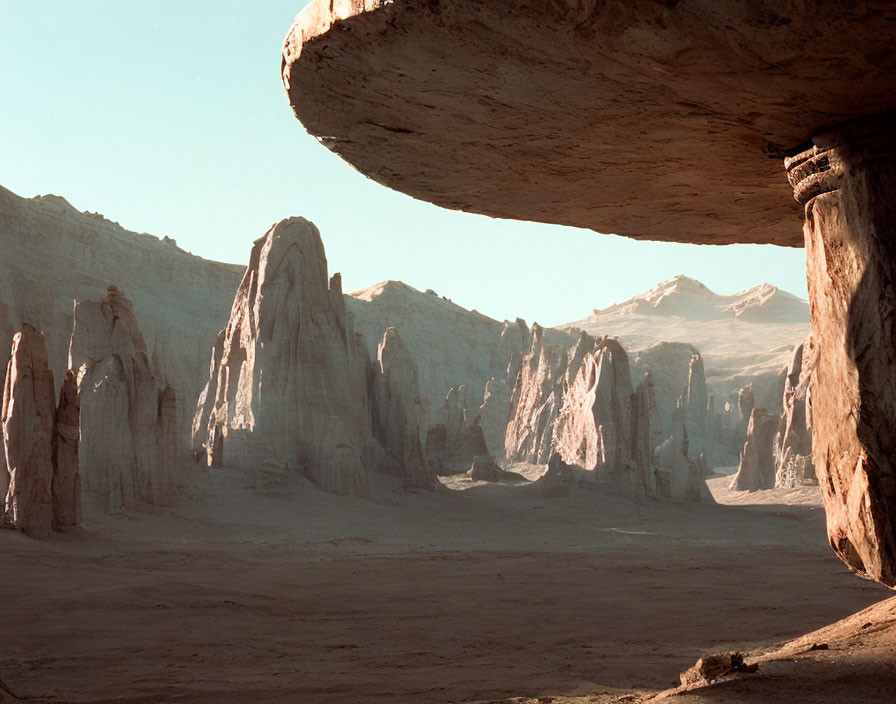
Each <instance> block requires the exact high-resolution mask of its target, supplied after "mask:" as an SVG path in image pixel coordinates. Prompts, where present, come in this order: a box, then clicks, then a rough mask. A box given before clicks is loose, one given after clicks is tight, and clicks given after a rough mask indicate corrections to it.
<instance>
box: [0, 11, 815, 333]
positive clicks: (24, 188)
mask: <svg viewBox="0 0 896 704" xmlns="http://www.w3.org/2000/svg"><path fill="white" fill-rule="evenodd" d="M304 4H305V3H304V1H303V0H257V1H256V2H245V0H240V1H238V2H237V1H234V0H223V1H216V2H200V1H189V2H188V1H185V0H176V1H175V0H151V1H150V2H146V1H143V2H132V1H129V0H83V1H82V2H75V1H74V0H56V1H49V0H2V1H0V67H2V68H0V96H2V103H0V140H2V141H0V144H2V148H0V184H2V185H3V186H5V187H6V188H9V189H11V190H12V191H14V192H16V193H18V194H19V195H23V196H33V195H36V194H43V193H55V194H58V195H61V196H64V197H65V198H67V199H68V200H69V201H70V202H71V203H72V204H73V205H74V206H76V207H77V208H79V209H81V210H92V211H93V210H97V211H99V212H101V213H103V214H104V215H106V217H109V218H111V219H113V220H117V221H118V222H120V223H121V224H122V225H123V226H125V227H127V228H128V229H131V230H136V231H138V232H150V233H152V234H154V235H158V236H162V235H168V236H169V237H173V238H175V239H176V240H177V241H178V244H179V245H180V246H181V247H183V248H184V249H187V250H189V251H192V252H194V253H195V254H198V255H201V256H204V257H208V258H214V259H220V260H223V261H229V262H237V263H245V262H246V261H247V259H248V254H249V249H250V246H251V243H252V241H253V240H255V239H256V238H258V237H259V236H261V235H262V234H263V233H264V231H265V230H266V229H267V228H268V227H269V226H270V225H271V224H272V223H273V222H275V221H277V220H280V219H282V218H284V217H287V216H290V215H302V216H304V217H306V218H309V219H311V220H313V221H314V222H315V223H316V224H317V225H318V227H319V228H320V230H321V234H322V236H323V240H324V246H325V247H326V250H327V258H328V260H329V264H330V270H331V272H332V271H341V272H342V273H343V278H344V282H345V289H346V291H351V290H354V289H358V288H363V287H366V286H368V285H370V284H373V283H376V282H378V281H382V280H385V279H400V280H402V281H405V282H407V283H408V284H410V285H412V286H414V287H416V288H419V289H421V290H423V289H427V288H433V289H435V290H436V291H437V292H438V293H439V294H442V295H446V296H448V297H449V298H451V299H453V300H454V301H456V302H457V303H460V304H461V305H463V306H466V307H468V308H476V309H478V310H480V311H481V312H483V313H486V314H488V315H491V316H493V317H496V318H498V319H503V318H505V317H507V318H512V317H516V316H522V317H524V318H526V320H527V321H529V322H530V323H531V322H532V321H533V320H537V321H539V322H541V323H543V324H557V323H561V322H568V321H571V320H575V319H579V318H582V317H584V316H586V315H588V314H589V313H590V311H591V309H592V308H595V307H605V306H607V305H610V304H612V303H614V302H617V301H621V300H624V299H626V298H628V297H630V296H631V295H633V294H636V293H639V292H641V291H643V290H645V289H647V288H649V287H650V286H652V285H653V284H655V283H656V282H658V281H660V280H662V279H667V278H670V277H672V276H674V275H675V274H679V273H682V274H687V275H688V276H692V277H694V278H696V279H699V280H701V281H703V282H704V283H705V284H706V285H707V286H709V287H710V288H712V289H714V290H715V291H717V292H719V293H734V292H735V291H738V290H741V289H744V288H748V287H750V286H753V285H755V284H757V283H761V282H762V281H768V282H770V283H773V284H775V285H777V286H780V287H781V288H784V289H786V290H789V291H791V292H793V293H796V294H798V295H800V296H805V275H804V273H803V263H804V258H803V252H802V250H792V249H782V248H777V247H771V246H746V245H738V246H728V247H696V246H693V245H676V244H659V243H649V242H635V241H634V240H628V239H625V238H622V237H614V236H607V235H599V234H596V233H594V232H591V231H586V230H576V229H572V228H565V227H557V226H549V225H541V224H535V223H523V222H516V221H506V220H504V221H502V220H493V219H490V218H486V217H483V216H478V215H470V214H466V213H458V212H452V211H447V210H442V209H440V208H437V207H435V206H433V205H429V204H427V203H422V202H420V201H415V200H413V199H411V198H409V197H407V196H404V195H402V194H399V193H396V192H394V191H390V190H388V189H387V188H385V187H383V186H380V185H378V184H376V183H374V182H373V181H370V180H368V179H366V178H364V177H363V176H361V175H360V174H359V173H357V172H356V171H354V170H353V169H352V168H351V167H350V166H349V165H348V164H346V163H344V162H343V161H342V160H340V159H339V158H338V157H337V156H335V155H334V154H332V153H331V152H329V151H328V150H327V149H325V148H324V147H323V146H321V145H320V144H318V143H317V141H316V140H314V139H312V138H311V137H310V136H308V135H307V134H306V133H305V130H304V128H303V127H302V125H301V123H299V122H298V121H297V120H296V119H295V118H294V117H293V115H292V112H291V110H290V109H289V105H288V103H287V101H286V96H285V93H284V91H283V88H282V85H281V83H280V73H279V70H280V46H281V41H282V39H283V37H284V36H285V34H286V31H287V29H288V27H289V24H290V22H291V21H292V19H293V17H294V16H295V14H296V13H297V12H298V11H299V10H300V9H301V7H302V6H303V5H304ZM782 178H784V176H783V173H782ZM799 226H800V224H799V222H798V221H794V223H793V227H794V228H798V227H799Z"/></svg>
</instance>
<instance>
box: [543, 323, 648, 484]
mask: <svg viewBox="0 0 896 704" xmlns="http://www.w3.org/2000/svg"><path fill="white" fill-rule="evenodd" d="M588 339H589V338H587V337H585V336H584V335H583V337H582V338H581V342H582V343H583V344H582V345H576V348H575V349H574V350H573V352H572V354H571V361H570V365H569V368H572V367H573V366H578V367H579V370H578V372H577V373H576V376H575V378H574V379H573V381H572V384H571V385H570V386H569V387H568V388H567V390H566V391H565V393H564V394H563V406H562V408H561V410H560V412H559V414H558V417H557V422H556V425H555V428H554V434H553V435H554V436H553V447H554V449H555V450H556V451H557V452H558V453H559V454H560V456H561V458H562V459H563V461H564V462H566V463H567V464H571V465H572V464H575V465H579V466H580V467H583V468H584V469H586V470H589V471H594V472H595V476H596V477H597V478H599V479H601V480H604V481H607V482H609V483H612V484H613V485H614V486H616V487H618V488H619V489H620V490H622V491H623V492H624V493H627V494H629V495H632V496H643V495H644V494H645V493H646V489H647V486H648V484H649V479H648V477H649V475H650V466H649V464H647V465H643V464H641V465H639V464H637V463H636V462H635V459H634V455H635V452H636V447H635V445H636V443H635V441H634V440H635V438H634V435H633V430H634V424H635V412H634V407H633V398H632V397H633V395H634V392H633V389H632V382H631V372H630V371H629V365H628V356H627V355H626V353H625V350H624V349H623V348H622V345H620V344H619V342H618V341H617V340H615V339H604V340H602V341H601V342H600V343H599V344H598V345H597V346H596V348H595V349H594V350H593V351H590V352H587V353H585V354H584V356H583V357H582V358H581V361H579V362H577V361H576V360H577V358H578V352H579V351H580V350H581V348H582V347H584V345H585V344H587V341H588ZM592 344H593V343H592ZM639 416H640V417H641V418H642V419H643V414H640V413H639ZM640 431H641V432H643V429H640Z"/></svg>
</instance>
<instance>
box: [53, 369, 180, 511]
mask: <svg viewBox="0 0 896 704" xmlns="http://www.w3.org/2000/svg"><path fill="white" fill-rule="evenodd" d="M169 414H170V418H171V420H172V421H175V420H176V418H177V411H176V409H174V408H172V409H171V410H170V412H169ZM171 432H172V434H173V433H174V432H175V430H174V428H172V430H171ZM80 439H81V401H80V399H79V398H78V380H77V378H76V377H75V373H74V372H73V371H72V370H71V369H69V370H68V371H67V372H66V373H65V380H64V381H63V382H62V389H60V391H59V405H58V406H57V408H56V428H55V436H54V438H53V527H54V528H61V527H63V526H76V525H78V524H79V523H80V522H81V474H80V471H79V468H78V444H79V442H80ZM172 468H173V462H172Z"/></svg>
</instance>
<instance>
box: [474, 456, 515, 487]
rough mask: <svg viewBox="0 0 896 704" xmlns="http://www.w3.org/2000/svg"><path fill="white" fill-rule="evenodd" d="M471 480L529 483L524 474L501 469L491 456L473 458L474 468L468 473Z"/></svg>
mask: <svg viewBox="0 0 896 704" xmlns="http://www.w3.org/2000/svg"><path fill="white" fill-rule="evenodd" d="M468 475H469V477H470V479H472V480H473V481H477V482H527V481H529V480H528V479H526V478H525V477H524V476H523V475H522V474H517V473H516V472H508V471H507V470H504V469H501V467H499V466H498V463H497V462H495V458H494V457H492V456H491V455H479V456H477V457H474V458H473V466H472V467H470V471H469V472H468Z"/></svg>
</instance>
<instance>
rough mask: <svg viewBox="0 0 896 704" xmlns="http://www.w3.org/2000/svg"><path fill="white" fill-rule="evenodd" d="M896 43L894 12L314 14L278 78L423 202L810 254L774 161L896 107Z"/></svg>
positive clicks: (331, 134)
mask: <svg viewBox="0 0 896 704" xmlns="http://www.w3.org/2000/svg"><path fill="white" fill-rule="evenodd" d="M894 42H896V8H894V6H893V4H892V3H885V2H868V3H852V2H841V1H837V0H824V1H823V2H813V3H804V2H783V1H780V0H759V1H757V0H689V1H688V2H686V3H684V2H682V3H676V2H656V1H655V0H631V1H629V2H593V0H556V1H551V2H539V3H528V2H523V1H522V0H510V1H507V2H482V1H480V0H441V1H440V2H432V1H431V0H389V1H388V2H387V1H386V0H353V1H349V0H337V1H336V2H331V1H330V0H314V1H313V2H311V3H310V4H309V5H308V6H307V7H306V8H305V9H304V10H303V11H302V12H301V13H300V14H299V16H298V17H297V18H296V21H295V23H294V24H293V26H292V28H291V29H290V31H289V34H288V36H287V38H286V41H285V45H284V49H283V80H284V85H285V87H286V89H287V92H288V94H289V100H290V103H291V104H292V107H293V110H294V111H295V114H296V116H297V117H298V118H299V119H300V120H301V121H302V123H303V124H304V125H305V127H306V128H307V129H308V131H309V132H310V133H311V134H312V135H314V136H316V137H317V138H318V139H319V140H320V141H321V142H322V143H323V144H324V145H326V146H327V147H329V148H330V149H332V150H333V151H335V152H336V153H337V154H339V155H340V156H341V157H342V158H344V159H345V160H347V161H348V162H350V163H351V164H352V165H354V166H355V167H356V168H358V169H359V170H360V171H361V172H362V173H364V174H366V175H367V176H369V177H371V178H373V179H375V180H377V181H379V182H380V183H383V184H385V185H387V186H389V187H391V188H394V189H396V190H399V191H402V192H404V193H408V194H410V195H412V196H414V197H416V198H421V199H423V200H427V201H431V202H433V203H436V204H438V205H442V206H445V207H448V208H454V209H460V210H467V211H471V212H478V213H485V214H487V215H492V216H497V217H507V218H519V219H523V220H535V221H542V222H552V223H560V224H567V225H576V226H581V227H587V228H591V229H594V230H597V231H599V232H612V233H617V234H620V235H627V236H631V237H638V238H646V239H661V240H674V241H683V242H694V243H712V244H723V243H732V242H759V243H774V244H782V245H790V246H799V245H800V244H801V240H800V237H799V233H798V232H797V230H796V228H795V227H793V226H792V223H793V222H794V221H795V219H796V217H797V216H798V213H799V209H798V207H797V206H796V205H795V204H794V202H793V200H792V198H791V197H790V193H789V191H788V188H787V184H786V182H785V180H784V179H783V176H782V173H781V171H782V170H781V162H780V159H779V158H778V157H779V156H780V155H781V154H782V153H784V152H785V151H788V150H791V149H793V148H795V147H796V146H797V145H800V144H802V143H804V142H805V140H806V139H807V137H808V136H809V135H811V134H813V133H815V132H816V131H818V129H819V128H822V127H825V126H829V125H833V124H837V123H840V122H842V121H844V120H847V119H851V118H854V117H857V116H861V115H871V114H876V113H880V112H883V111H885V110H890V109H893V108H894V107H896V72H894V68H896V53H894V52H893V51H892V46H893V44H894ZM460 164H462V165H463V166H462V167H459V166H458V165H460Z"/></svg>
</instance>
